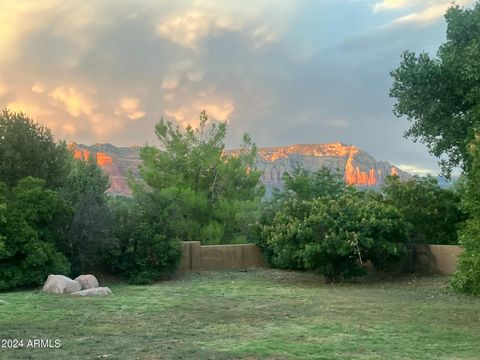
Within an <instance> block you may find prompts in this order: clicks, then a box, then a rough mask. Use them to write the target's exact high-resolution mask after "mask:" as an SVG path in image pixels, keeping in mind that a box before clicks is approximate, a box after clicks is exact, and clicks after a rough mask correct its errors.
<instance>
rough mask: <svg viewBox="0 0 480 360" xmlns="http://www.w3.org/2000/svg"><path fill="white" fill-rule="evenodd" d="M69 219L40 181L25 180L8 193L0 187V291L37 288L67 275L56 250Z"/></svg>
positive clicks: (68, 211)
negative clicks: (51, 277) (54, 277)
mask: <svg viewBox="0 0 480 360" xmlns="http://www.w3.org/2000/svg"><path fill="white" fill-rule="evenodd" d="M71 215H72V209H71V208H70V207H69V206H68V204H66V202H65V201H64V200H63V199H62V198H61V197H60V196H59V195H58V193H57V192H54V191H52V190H48V189H46V187H45V181H44V180H42V179H35V178H32V177H27V178H25V179H22V180H20V181H19V182H18V184H17V186H16V187H15V188H13V189H11V190H9V189H8V187H7V186H6V185H5V184H4V183H0V222H1V223H2V226H1V227H0V290H6V289H10V288H15V287H20V286H28V285H40V284H42V283H43V282H44V281H45V279H46V278H47V276H48V275H49V274H52V273H61V274H68V273H69V263H68V260H67V259H66V257H65V256H64V255H63V254H62V253H61V252H60V251H59V246H60V245H61V244H62V243H63V241H64V234H65V230H66V227H67V226H68V223H69V222H70V219H71Z"/></svg>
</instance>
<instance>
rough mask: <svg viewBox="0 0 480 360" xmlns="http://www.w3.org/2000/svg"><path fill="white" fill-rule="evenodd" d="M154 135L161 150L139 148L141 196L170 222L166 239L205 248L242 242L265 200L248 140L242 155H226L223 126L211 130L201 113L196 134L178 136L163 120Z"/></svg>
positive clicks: (252, 145)
mask: <svg viewBox="0 0 480 360" xmlns="http://www.w3.org/2000/svg"><path fill="white" fill-rule="evenodd" d="M156 134H157V137H158V139H159V140H160V144H161V148H155V147H151V146H149V147H145V148H143V149H142V151H141V157H142V160H143V164H142V166H141V168H140V174H141V176H142V179H143V180H144V182H145V183H146V184H147V185H148V187H147V188H146V190H143V193H144V195H145V196H149V197H150V198H155V199H156V200H155V202H156V203H157V204H161V211H162V212H164V213H165V216H166V217H168V219H169V221H168V224H167V227H168V229H167V236H172V237H177V238H179V239H182V240H200V241H203V242H205V243H219V242H232V241H241V240H242V239H244V238H245V231H246V225H247V223H248V222H249V221H250V220H251V218H252V217H253V216H255V214H256V211H257V205H258V203H259V199H260V198H261V196H262V195H263V188H262V187H261V186H260V185H259V179H260V173H259V172H258V171H256V170H255V155H256V147H255V145H254V144H253V143H252V142H251V139H250V138H249V136H247V135H245V136H244V139H243V140H244V142H243V144H242V147H241V149H240V151H238V152H237V153H235V154H230V155H229V154H227V153H226V152H225V151H224V147H225V145H224V139H225V134H226V123H221V124H216V123H213V124H211V125H210V126H209V125H208V117H207V115H206V113H205V112H202V113H201V115H200V123H199V127H198V128H196V129H194V128H192V127H191V126H188V127H187V128H186V130H185V131H181V130H180V129H179V128H178V127H174V126H173V125H172V124H171V123H170V122H168V121H165V120H161V121H160V122H159V123H158V124H157V126H156ZM137 192H138V190H137ZM159 206H160V205H159Z"/></svg>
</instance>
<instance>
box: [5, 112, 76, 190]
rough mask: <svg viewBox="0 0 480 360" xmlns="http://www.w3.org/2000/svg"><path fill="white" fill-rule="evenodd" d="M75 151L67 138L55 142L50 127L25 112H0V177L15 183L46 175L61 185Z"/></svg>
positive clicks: (50, 185) (48, 182) (54, 186)
mask: <svg viewBox="0 0 480 360" xmlns="http://www.w3.org/2000/svg"><path fill="white" fill-rule="evenodd" d="M71 161H72V154H71V153H70V152H69V151H68V149H67V146H66V144H65V142H55V140H54V138H53V136H52V134H51V132H50V130H49V129H48V128H46V127H43V126H41V125H39V124H37V123H35V122H34V121H33V120H32V119H30V118H29V117H28V116H26V115H25V114H23V113H12V112H10V111H8V110H6V109H4V110H3V111H2V112H1V113H0V181H2V182H4V183H6V184H7V186H9V187H13V186H15V185H16V184H17V182H18V181H19V180H20V179H23V178H25V177H27V176H32V177H36V178H40V179H44V180H45V182H46V186H47V187H48V188H51V189H58V188H59V187H61V186H62V185H63V181H64V180H65V177H66V176H67V174H68V172H69V171H70V165H71Z"/></svg>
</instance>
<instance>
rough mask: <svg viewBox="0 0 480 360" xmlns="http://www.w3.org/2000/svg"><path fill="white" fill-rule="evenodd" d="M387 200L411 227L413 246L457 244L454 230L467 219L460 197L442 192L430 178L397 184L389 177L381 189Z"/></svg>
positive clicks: (398, 181) (451, 192)
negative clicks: (420, 244)
mask: <svg viewBox="0 0 480 360" xmlns="http://www.w3.org/2000/svg"><path fill="white" fill-rule="evenodd" d="M383 193H384V195H385V198H386V201H387V202H388V203H390V204H392V205H393V206H395V207H396V208H397V209H399V210H400V212H401V213H402V215H403V217H404V219H405V220H406V221H407V222H408V223H409V224H410V231H409V233H410V234H409V238H410V242H412V243H428V244H457V242H458V239H457V231H458V229H459V227H460V224H461V223H462V222H463V221H464V220H465V219H466V215H465V213H464V212H463V211H462V210H461V208H460V197H459V195H458V194H456V193H455V192H454V191H452V190H450V189H442V188H441V187H440V186H439V185H438V181H437V179H435V178H433V177H432V176H427V177H424V178H418V177H417V178H413V179H411V180H408V181H400V179H399V178H398V177H396V176H393V177H392V176H390V177H388V178H387V180H386V184H385V186H384V187H383Z"/></svg>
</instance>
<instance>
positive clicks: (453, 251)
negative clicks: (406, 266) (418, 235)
mask: <svg viewBox="0 0 480 360" xmlns="http://www.w3.org/2000/svg"><path fill="white" fill-rule="evenodd" d="M462 251H463V249H462V248H461V247H460V246H456V245H416V246H415V247H414V258H415V260H414V270H415V271H418V272H422V273H430V274H445V275H452V274H453V273H454V272H455V271H456V270H457V259H458V255H460V254H461V253H462Z"/></svg>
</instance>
